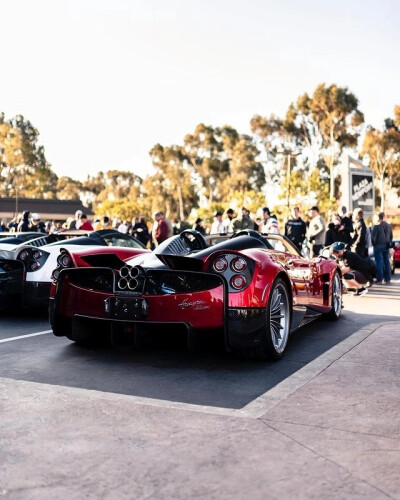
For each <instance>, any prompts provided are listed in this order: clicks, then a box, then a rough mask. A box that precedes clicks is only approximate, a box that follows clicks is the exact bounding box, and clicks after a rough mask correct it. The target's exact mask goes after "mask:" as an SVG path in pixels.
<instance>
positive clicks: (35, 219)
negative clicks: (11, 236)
mask: <svg viewBox="0 0 400 500" xmlns="http://www.w3.org/2000/svg"><path fill="white" fill-rule="evenodd" d="M30 230H31V231H37V232H38V233H46V225H45V223H44V222H41V220H40V215H39V214H32V223H31V229H30Z"/></svg>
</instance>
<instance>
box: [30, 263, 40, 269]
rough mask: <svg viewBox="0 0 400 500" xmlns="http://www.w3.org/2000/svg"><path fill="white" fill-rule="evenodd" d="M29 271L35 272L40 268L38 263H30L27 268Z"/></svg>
mask: <svg viewBox="0 0 400 500" xmlns="http://www.w3.org/2000/svg"><path fill="white" fill-rule="evenodd" d="M29 267H30V270H31V271H37V270H38V269H39V267H40V264H39V262H36V261H35V262H32V263H31V265H30V266H29Z"/></svg>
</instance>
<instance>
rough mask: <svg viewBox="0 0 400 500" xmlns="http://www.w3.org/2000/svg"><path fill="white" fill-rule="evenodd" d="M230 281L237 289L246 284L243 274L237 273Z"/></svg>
mask: <svg viewBox="0 0 400 500" xmlns="http://www.w3.org/2000/svg"><path fill="white" fill-rule="evenodd" d="M230 283H231V287H232V288H234V289H235V290H241V289H242V288H244V287H245V286H246V278H245V277H244V276H242V275H241V274H235V276H232V278H231V281H230Z"/></svg>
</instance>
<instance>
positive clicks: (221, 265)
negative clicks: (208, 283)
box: [213, 257, 228, 273]
mask: <svg viewBox="0 0 400 500" xmlns="http://www.w3.org/2000/svg"><path fill="white" fill-rule="evenodd" d="M227 267H228V262H227V261H226V259H225V258H224V257H219V258H218V259H217V260H215V261H214V264H213V268H214V271H217V273H223V272H224V271H225V269H226V268H227Z"/></svg>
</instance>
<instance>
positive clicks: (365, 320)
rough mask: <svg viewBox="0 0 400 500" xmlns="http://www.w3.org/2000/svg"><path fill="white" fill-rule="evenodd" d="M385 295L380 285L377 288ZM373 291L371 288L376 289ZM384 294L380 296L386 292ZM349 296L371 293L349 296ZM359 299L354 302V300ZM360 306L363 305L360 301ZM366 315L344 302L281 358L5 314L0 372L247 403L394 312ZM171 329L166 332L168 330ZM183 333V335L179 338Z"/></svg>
mask: <svg viewBox="0 0 400 500" xmlns="http://www.w3.org/2000/svg"><path fill="white" fill-rule="evenodd" d="M378 293H379V294H381V295H382V296H384V293H385V291H384V290H383V289H381V290H379V291H375V295H377V294H378ZM371 295H372V290H371ZM381 295H379V296H381ZM345 300H346V302H348V303H349V305H350V301H351V300H352V303H354V301H361V300H364V302H365V301H367V300H368V298H367V297H365V298H352V297H345ZM355 305H356V306H357V303H355ZM361 305H362V304H361ZM377 312H378V311H376V312H375V314H373V315H372V317H371V316H370V315H365V314H360V313H359V312H357V307H356V308H355V309H354V308H353V307H349V308H345V309H344V311H343V317H342V318H341V320H340V321H339V322H329V321H326V320H323V319H321V320H318V321H316V322H314V323H311V324H309V325H307V326H305V327H303V328H302V329H301V330H299V331H298V332H296V333H295V334H293V335H292V337H291V339H290V342H289V347H288V350H287V353H286V356H285V357H284V359H283V360H281V361H280V362H278V363H255V362H254V361H244V360H241V359H237V358H235V357H233V356H231V355H229V354H226V353H225V352H223V350H222V348H220V346H219V345H218V343H217V342H216V343H212V342H211V343H210V342H207V343H205V344H204V345H202V346H200V350H199V352H197V353H194V354H191V353H189V352H187V350H186V346H185V343H184V341H183V339H178V340H177V341H175V342H174V345H173V346H168V345H164V344H163V345H162V346H160V345H159V343H158V342H157V341H156V340H155V341H153V342H150V343H149V345H146V346H144V347H142V348H141V349H139V350H135V348H134V347H132V346H125V347H116V348H109V347H108V348H100V347H97V348H85V347H80V346H77V345H75V344H74V343H73V342H71V341H70V340H68V339H66V338H64V337H62V338H60V337H54V335H53V334H52V333H51V331H50V326H49V324H48V321H47V318H46V313H45V312H43V314H38V313H36V314H34V315H32V314H29V313H25V314H24V315H23V316H21V315H20V314H19V315H8V316H4V315H3V317H2V318H1V333H0V352H1V355H0V356H1V376H3V377H7V378H12V379H17V380H27V381H31V382H39V383H45V384H56V385H61V386H69V387H79V388H84V389H93V390H98V391H105V392H112V393H119V394H126V395H131V396H138V397H146V398H154V399H163V400H167V401H174V402H181V403H188V404H195V405H206V406H216V407H223V408H235V409H238V408H242V407H243V406H245V405H246V404H248V403H250V402H251V401H252V400H254V399H255V398H257V397H258V396H260V395H261V394H263V393H265V392H266V391H268V390H270V389H271V388H272V387H274V386H276V385H277V384H279V383H280V382H282V381H283V380H285V379H286V378H288V377H290V376H291V375H292V374H294V373H295V372H297V371H298V370H299V369H300V368H302V367H304V366H305V365H306V364H307V363H309V362H310V361H312V360H314V359H316V358H317V357H318V356H320V355H321V354H323V353H324V352H326V351H328V350H329V349H331V348H332V347H333V346H335V345H337V344H339V343H340V342H342V341H343V340H345V339H346V338H348V337H349V336H351V335H352V334H353V333H354V332H355V331H357V330H359V329H360V328H361V327H362V326H364V325H367V324H369V323H370V322H380V321H382V320H383V319H384V320H385V321H390V320H393V319H396V316H390V315H387V316H386V315H385V316H382V315H380V314H377ZM170 333H173V332H168V331H167V330H166V331H165V336H168V335H170ZM179 340H182V342H179Z"/></svg>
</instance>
